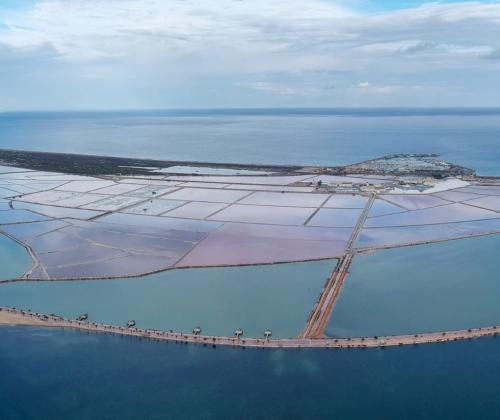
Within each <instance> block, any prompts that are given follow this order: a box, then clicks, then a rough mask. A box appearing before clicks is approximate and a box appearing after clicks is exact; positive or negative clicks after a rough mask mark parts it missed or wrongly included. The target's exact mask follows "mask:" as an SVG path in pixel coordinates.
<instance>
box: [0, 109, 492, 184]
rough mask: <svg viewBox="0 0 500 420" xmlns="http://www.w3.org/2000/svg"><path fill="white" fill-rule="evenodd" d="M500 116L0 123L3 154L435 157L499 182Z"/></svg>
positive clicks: (358, 114) (2, 116) (185, 113)
mask: <svg viewBox="0 0 500 420" xmlns="http://www.w3.org/2000/svg"><path fill="white" fill-rule="evenodd" d="M499 146H500V109H491V108H488V109H484V108H474V109H466V108H460V109H458V108H456V109H443V108H440V109H422V108H419V109H394V108H391V109H387V108H385V109H338V108H337V109H310V108H308V109H236V110H228V109H217V110H163V111H162V110H160V111H126V112H125V111H124V112H17V113H16V112H14V113H13V112H4V113H0V148H7V149H22V150H36V151H47V152H69V153H82V154H97V155H111V156H125V157H136V158H155V159H163V160H180V161H202V162H234V163H257V164H261V163H267V164H299V165H325V166H335V165H345V164H349V163H355V162H359V161H363V160H367V159H373V158H377V157H380V156H383V155H387V154H394V153H436V154H440V155H441V157H442V158H443V159H444V160H448V161H451V162H453V163H456V164H460V165H463V166H466V167H469V168H472V169H475V170H477V172H478V173H479V174H481V175H498V174H500V147H499Z"/></svg>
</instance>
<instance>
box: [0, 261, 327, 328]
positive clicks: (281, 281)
mask: <svg viewBox="0 0 500 420" xmlns="http://www.w3.org/2000/svg"><path fill="white" fill-rule="evenodd" d="M334 267H335V262H334V261H331V260H330V261H318V262H308V263H297V264H276V265H266V266H255V267H230V268H229V267H228V268H207V269H185V270H173V271H167V272H163V273H158V274H153V275H150V276H146V277H140V278H135V279H121V280H101V281H66V282H21V283H8V284H4V285H0V305H5V306H11V307H16V308H25V309H31V310H33V311H36V312H42V313H55V314H58V315H62V316H64V317H68V318H76V317H77V316H78V315H80V314H82V313H88V314H89V318H90V320H92V321H97V322H104V323H109V324H113V325H124V324H125V323H126V322H127V320H129V319H134V320H136V322H137V326H138V327H146V328H155V329H161V330H170V329H172V330H174V331H184V332H186V331H191V330H192V329H193V327H195V326H201V328H202V330H203V332H204V333H206V334H214V335H232V334H233V332H234V330H235V329H236V328H242V329H243V331H244V333H245V335H246V336H253V337H261V336H262V334H263V332H264V330H265V329H266V328H270V329H271V330H272V331H273V335H274V336H279V337H295V336H297V335H298V334H299V333H300V331H301V330H302V329H303V328H304V326H305V323H306V320H307V317H308V316H309V313H310V311H311V310H312V308H313V307H314V302H315V301H316V300H317V299H318V297H319V295H320V293H321V290H322V288H323V285H324V283H325V281H326V279H327V278H328V276H329V274H330V272H331V271H332V270H333V269H334Z"/></svg>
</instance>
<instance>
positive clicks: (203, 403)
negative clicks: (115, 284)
mask: <svg viewBox="0 0 500 420" xmlns="http://www.w3.org/2000/svg"><path fill="white" fill-rule="evenodd" d="M499 340H500V339H498V338H496V339H495V338H488V339H480V340H473V341H467V342H455V343H447V344H434V345H423V346H415V347H413V346H411V347H401V348H387V349H367V350H319V349H316V350H290V351H283V350H250V349H246V350H243V349H235V348H222V347H217V348H215V349H213V348H211V347H201V346H200V347H198V346H194V345H181V344H172V343H170V344H166V343H157V342H150V341H147V340H142V341H139V340H138V339H132V338H120V337H117V336H112V335H97V334H91V335H88V334H85V333H81V332H76V331H71V330H50V329H36V328H28V327H24V328H23V327H19V328H13V327H0V372H1V376H0V418H1V419H2V420H13V419H22V420H31V419H37V420H45V419H46V420H54V419H65V420H73V419H74V420H77V419H78V420H80V419H120V420H128V419H143V420H151V419H236V418H237V419H247V418H248V419H363V420H365V419H384V420H385V419H395V420H401V419H408V420H409V419H443V420H445V419H450V420H451V419H453V420H456V419H498V418H500V399H499V398H498V389H500V341H499Z"/></svg>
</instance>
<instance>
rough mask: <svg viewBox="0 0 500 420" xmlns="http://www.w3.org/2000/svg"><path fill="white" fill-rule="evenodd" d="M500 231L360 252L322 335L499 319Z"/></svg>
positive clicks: (497, 321) (452, 325)
mask: <svg viewBox="0 0 500 420" xmlns="http://www.w3.org/2000/svg"><path fill="white" fill-rule="evenodd" d="M499 272H500V235H495V236H485V237H479V238H471V239H463V240H456V241H449V242H443V243H437V244H430V245H419V246H414V247H406V248H397V249H390V250H384V251H378V252H375V253H373V254H361V255H357V256H356V257H355V258H354V261H353V265H352V267H351V270H350V273H349V275H348V277H347V279H346V281H345V283H344V286H343V288H342V292H341V294H340V297H339V299H338V301H337V303H336V304H335V307H334V310H333V313H332V315H331V317H330V320H329V323H328V325H327V328H326V331H325V333H326V334H327V335H329V336H342V337H354V336H358V337H359V336H373V335H390V334H407V333H416V332H426V331H444V330H454V329H465V328H472V327H481V326H489V325H498V324H500V305H499V304H498V302H499V298H500V281H499V277H498V273H499Z"/></svg>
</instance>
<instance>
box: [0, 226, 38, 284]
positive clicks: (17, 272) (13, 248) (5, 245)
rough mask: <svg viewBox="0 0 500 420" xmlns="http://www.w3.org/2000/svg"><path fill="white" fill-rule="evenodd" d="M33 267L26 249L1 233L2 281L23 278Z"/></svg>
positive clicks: (0, 262)
mask: <svg viewBox="0 0 500 420" xmlns="http://www.w3.org/2000/svg"><path fill="white" fill-rule="evenodd" d="M32 265H33V261H32V260H31V257H30V256H29V254H28V252H27V251H26V249H25V248H24V247H23V246H22V245H19V244H18V243H17V242H16V241H14V240H12V239H10V238H8V237H7V236H5V235H2V234H1V233H0V280H7V279H14V278H17V277H21V276H22V275H24V274H25V273H26V272H27V271H28V270H29V269H30V268H31V266H32Z"/></svg>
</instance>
